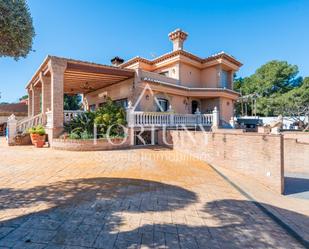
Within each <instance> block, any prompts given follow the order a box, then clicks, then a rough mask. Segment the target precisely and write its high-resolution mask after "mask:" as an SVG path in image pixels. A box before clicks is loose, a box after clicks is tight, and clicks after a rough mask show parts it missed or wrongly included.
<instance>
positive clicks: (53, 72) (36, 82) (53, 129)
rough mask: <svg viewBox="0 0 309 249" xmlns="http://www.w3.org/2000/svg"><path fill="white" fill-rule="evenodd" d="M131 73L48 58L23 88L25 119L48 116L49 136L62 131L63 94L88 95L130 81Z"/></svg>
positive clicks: (110, 67)
mask: <svg viewBox="0 0 309 249" xmlns="http://www.w3.org/2000/svg"><path fill="white" fill-rule="evenodd" d="M134 75H135V71H134V70H130V69H122V68H118V67H113V66H107V65H102V64H96V63H90V62H85V61H79V60H72V59H67V58H60V57H56V56H47V57H46V59H45V60H44V61H43V63H42V64H41V66H40V67H39V69H38V70H37V71H36V73H35V74H34V76H33V77H32V79H31V80H30V81H29V83H28V84H27V86H26V89H27V91H28V95H29V108H28V116H29V117H31V116H36V115H39V114H40V113H42V114H45V113H48V116H49V120H48V121H49V122H48V123H47V128H48V129H50V133H51V134H50V135H51V136H52V137H56V136H58V135H59V134H60V133H61V132H62V130H63V97H64V94H87V93H89V92H92V91H96V90H98V89H101V88H104V87H107V86H110V85H113V84H117V83H118V82H121V81H124V80H126V79H130V78H133V77H134Z"/></svg>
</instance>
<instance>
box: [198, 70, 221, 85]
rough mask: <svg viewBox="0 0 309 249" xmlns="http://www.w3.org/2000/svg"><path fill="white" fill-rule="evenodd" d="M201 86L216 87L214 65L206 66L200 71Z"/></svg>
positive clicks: (216, 79)
mask: <svg viewBox="0 0 309 249" xmlns="http://www.w3.org/2000/svg"><path fill="white" fill-rule="evenodd" d="M201 86H202V87H210V88H211V87H213V88H215V87H218V86H219V85H218V72H217V68H216V66H213V67H207V68H205V69H203V70H202V72H201Z"/></svg>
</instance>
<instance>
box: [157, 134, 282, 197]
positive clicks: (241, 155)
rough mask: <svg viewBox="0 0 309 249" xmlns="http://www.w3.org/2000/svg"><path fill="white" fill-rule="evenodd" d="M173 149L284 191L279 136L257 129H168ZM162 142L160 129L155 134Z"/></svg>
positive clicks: (168, 137)
mask: <svg viewBox="0 0 309 249" xmlns="http://www.w3.org/2000/svg"><path fill="white" fill-rule="evenodd" d="M168 133H169V134H167V140H168V142H169V143H172V144H173V146H172V147H173V149H175V150H179V151H182V152H185V153H189V154H191V155H193V156H196V157H198V158H200V159H202V160H205V161H207V162H209V163H210V164H212V165H214V166H220V167H225V168H229V169H233V170H234V171H237V172H239V173H240V174H243V175H248V176H250V177H253V178H255V179H256V180H258V181H259V182H261V183H263V184H264V185H266V186H267V187H269V188H270V189H272V190H274V191H276V192H277V193H283V191H284V178H283V165H284V164H283V137H282V136H281V135H264V134H258V133H228V132H224V133H222V132H219V131H217V132H214V133H211V132H201V131H196V132H194V131H190V132H186V131H169V132H168ZM159 137H160V139H159V143H161V144H162V133H160V135H159Z"/></svg>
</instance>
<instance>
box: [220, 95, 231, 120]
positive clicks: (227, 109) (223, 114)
mask: <svg viewBox="0 0 309 249" xmlns="http://www.w3.org/2000/svg"><path fill="white" fill-rule="evenodd" d="M219 111H220V121H221V124H224V123H229V122H230V119H231V117H233V114H234V113H233V112H234V107H233V102H232V100H231V99H227V98H220V108H219Z"/></svg>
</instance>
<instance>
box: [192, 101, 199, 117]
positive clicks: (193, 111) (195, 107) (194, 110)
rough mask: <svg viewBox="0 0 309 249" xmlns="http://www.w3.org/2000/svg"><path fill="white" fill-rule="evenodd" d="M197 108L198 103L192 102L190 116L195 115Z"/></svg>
mask: <svg viewBox="0 0 309 249" xmlns="http://www.w3.org/2000/svg"><path fill="white" fill-rule="evenodd" d="M197 108H198V102H197V101H196V100H193V101H192V114H195V112H196V110H197Z"/></svg>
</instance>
